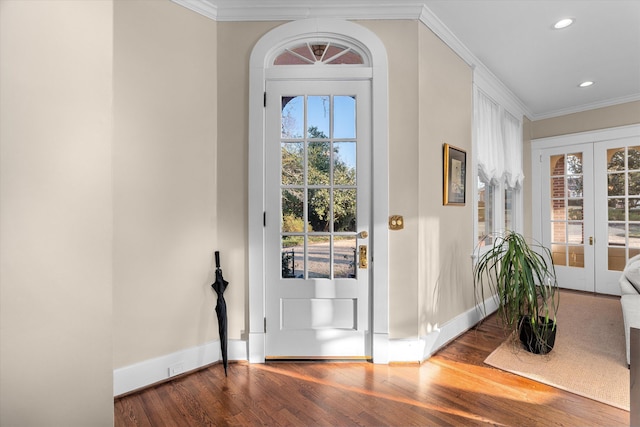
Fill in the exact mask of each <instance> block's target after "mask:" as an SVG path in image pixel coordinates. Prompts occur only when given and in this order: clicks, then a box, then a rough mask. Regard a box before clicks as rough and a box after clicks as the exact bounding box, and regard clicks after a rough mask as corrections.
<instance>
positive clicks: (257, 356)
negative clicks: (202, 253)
mask: <svg viewBox="0 0 640 427" xmlns="http://www.w3.org/2000/svg"><path fill="white" fill-rule="evenodd" d="M309 39H318V40H330V41H331V40H332V41H338V42H339V43H340V44H342V45H348V46H354V48H356V49H357V50H358V51H359V52H361V53H362V54H363V56H364V57H365V64H364V65H362V66H359V67H330V66H327V67H316V66H313V65H312V66H302V67H301V66H285V67H276V66H273V65H272V64H273V60H274V57H275V56H276V55H277V54H278V53H279V52H281V51H282V49H283V47H284V46H290V45H292V44H293V43H295V42H296V41H297V40H309ZM277 80H285V81H286V80H307V81H313V80H366V81H369V82H370V85H371V97H372V103H371V123H372V126H371V135H372V136H371V167H372V169H373V170H375V171H376V173H375V174H374V176H373V177H372V181H371V186H372V196H371V198H372V209H371V226H370V229H369V233H370V235H371V238H370V239H369V245H368V246H369V253H370V259H371V260H372V262H371V264H370V267H369V269H370V277H371V283H370V289H371V298H370V301H369V310H370V321H371V324H370V331H371V344H370V354H371V356H372V359H373V362H374V363H388V326H389V318H388V306H389V297H388V236H387V227H386V222H387V215H388V191H389V190H388V163H387V144H388V125H387V117H388V114H387V99H388V94H387V86H388V82H387V55H386V50H385V48H384V45H383V44H382V42H381V41H380V40H379V39H378V37H377V36H376V35H375V34H373V33H372V32H371V31H369V30H367V29H366V28H364V27H362V26H360V25H357V24H355V23H352V22H348V21H342V20H334V19H308V20H300V21H293V22H290V23H287V24H284V25H282V26H280V27H277V28H275V29H273V30H272V31H270V32H269V33H267V34H265V35H264V36H263V37H262V38H261V39H260V40H259V41H258V43H257V44H256V46H255V47H254V49H253V52H252V54H251V59H250V108H249V123H250V125H249V219H248V226H249V258H248V261H249V361H250V362H252V363H262V362H264V360H265V356H266V347H265V323H266V310H265V306H266V295H265V285H266V280H265V273H266V269H267V267H266V261H265V260H266V255H267V250H266V235H265V230H266V229H265V227H264V212H266V209H267V206H266V187H265V184H266V180H265V174H266V163H265V161H266V153H267V152H266V149H265V141H266V139H265V137H266V135H265V132H266V109H265V107H264V104H263V97H264V93H265V92H266V87H267V82H268V81H277ZM374 257H375V259H374Z"/></svg>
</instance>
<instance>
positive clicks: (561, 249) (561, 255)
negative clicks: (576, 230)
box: [551, 245, 567, 265]
mask: <svg viewBox="0 0 640 427" xmlns="http://www.w3.org/2000/svg"><path fill="white" fill-rule="evenodd" d="M566 250H567V247H566V246H565V245H551V256H552V257H553V263H554V264H555V265H567V253H566Z"/></svg>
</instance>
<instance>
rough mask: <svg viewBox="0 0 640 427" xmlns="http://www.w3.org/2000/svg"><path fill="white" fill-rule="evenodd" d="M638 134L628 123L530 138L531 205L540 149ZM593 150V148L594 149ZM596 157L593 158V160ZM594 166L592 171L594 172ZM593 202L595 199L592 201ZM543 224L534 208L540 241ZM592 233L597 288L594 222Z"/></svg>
mask: <svg viewBox="0 0 640 427" xmlns="http://www.w3.org/2000/svg"><path fill="white" fill-rule="evenodd" d="M637 136H640V125H629V126H618V127H612V128H607V129H600V130H595V131H588V132H580V133H573V134H567V135H561V136H553V137H547V138H537V139H533V140H531V175H532V183H531V187H532V191H531V206H539V204H536V200H535V198H536V197H539V196H540V194H542V188H541V178H542V176H541V170H542V164H541V160H540V156H541V155H542V151H544V150H546V149H549V148H555V147H564V146H569V145H580V144H593V146H594V148H595V147H596V146H597V145H598V143H605V142H608V141H612V140H616V139H623V138H629V137H637ZM594 151H595V150H594ZM595 160H596V159H595V158H594V161H595ZM595 169H596V168H594V173H595ZM594 203H595V201H594ZM592 214H593V215H594V219H593V220H594V221H595V219H596V218H595V210H594V212H592ZM544 226H545V224H542V211H541V210H540V209H534V210H533V212H532V233H533V237H534V238H535V239H537V240H539V241H542V227H544ZM594 235H595V238H596V246H595V247H594V249H593V250H594V251H595V253H594V262H593V266H594V268H593V272H591V274H593V276H594V289H597V283H596V282H595V280H596V278H597V277H598V275H597V273H598V272H597V268H598V267H597V266H598V264H599V261H598V259H597V255H598V250H597V242H598V241H600V240H601V239H602V235H601V230H600V231H599V230H598V228H597V224H595V223H594Z"/></svg>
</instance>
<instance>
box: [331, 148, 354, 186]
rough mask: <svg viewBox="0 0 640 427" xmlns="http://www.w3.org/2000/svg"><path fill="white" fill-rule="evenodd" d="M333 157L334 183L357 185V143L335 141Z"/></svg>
mask: <svg viewBox="0 0 640 427" xmlns="http://www.w3.org/2000/svg"><path fill="white" fill-rule="evenodd" d="M333 159H334V160H333V182H334V184H335V185H356V143H355V142H336V143H334V144H333Z"/></svg>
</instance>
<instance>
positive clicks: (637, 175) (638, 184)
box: [628, 172, 640, 196]
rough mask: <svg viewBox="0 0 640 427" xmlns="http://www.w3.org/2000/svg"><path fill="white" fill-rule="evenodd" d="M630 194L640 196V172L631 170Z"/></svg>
mask: <svg viewBox="0 0 640 427" xmlns="http://www.w3.org/2000/svg"><path fill="white" fill-rule="evenodd" d="M628 194H629V196H640V172H629V193H628Z"/></svg>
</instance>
